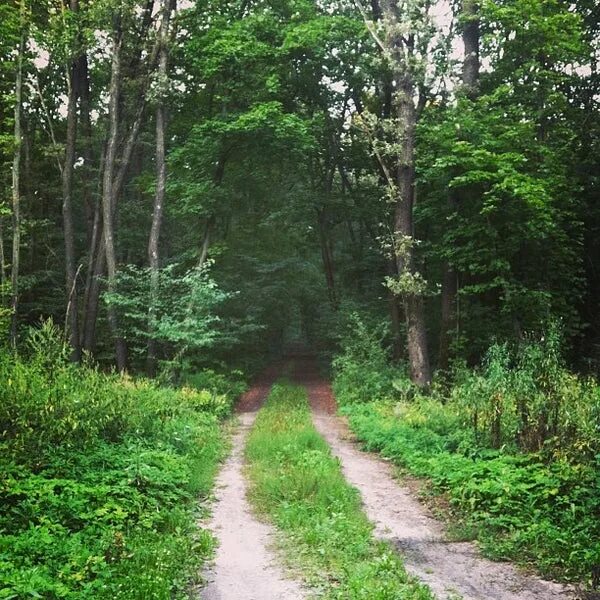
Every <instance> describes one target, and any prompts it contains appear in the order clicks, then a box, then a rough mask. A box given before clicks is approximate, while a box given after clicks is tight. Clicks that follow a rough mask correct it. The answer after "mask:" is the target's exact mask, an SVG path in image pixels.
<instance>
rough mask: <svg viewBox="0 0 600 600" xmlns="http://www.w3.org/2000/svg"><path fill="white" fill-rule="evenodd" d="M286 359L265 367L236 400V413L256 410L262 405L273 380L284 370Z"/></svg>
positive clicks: (281, 374) (286, 363)
mask: <svg viewBox="0 0 600 600" xmlns="http://www.w3.org/2000/svg"><path fill="white" fill-rule="evenodd" d="M287 365H288V361H279V362H276V363H273V364H272V365H271V366H269V367H268V368H267V369H265V370H264V371H263V372H262V373H261V374H260V375H259V376H258V377H257V378H256V379H255V380H254V383H253V384H252V385H251V386H250V388H249V389H248V390H247V391H246V392H244V393H243V394H242V395H241V396H240V399H239V400H238V402H237V404H236V406H235V411H236V412H237V413H247V412H256V411H258V409H259V408H260V407H261V406H262V405H263V402H264V401H265V399H266V397H267V396H268V394H269V391H270V389H271V387H272V386H273V383H274V382H275V380H276V379H277V378H279V377H281V376H283V374H284V373H285V371H286V368H287Z"/></svg>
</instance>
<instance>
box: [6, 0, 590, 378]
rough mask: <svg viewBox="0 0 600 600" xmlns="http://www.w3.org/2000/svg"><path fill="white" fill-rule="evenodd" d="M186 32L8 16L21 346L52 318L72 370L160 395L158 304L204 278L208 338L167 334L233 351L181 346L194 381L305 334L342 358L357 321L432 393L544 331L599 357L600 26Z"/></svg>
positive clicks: (85, 12)
mask: <svg viewBox="0 0 600 600" xmlns="http://www.w3.org/2000/svg"><path fill="white" fill-rule="evenodd" d="M175 8H176V7H175V4H174V2H173V1H172V0H132V1H131V2H114V1H112V0H111V1H108V2H102V3H96V2H87V1H83V0H69V1H68V2H60V3H56V2H50V1H49V0H31V2H30V3H29V2H26V1H25V0H23V2H21V1H20V0H19V1H17V0H13V1H11V2H10V3H8V4H4V5H3V6H2V8H1V9H0V16H1V17H2V26H1V29H0V54H1V57H2V59H3V60H2V67H1V68H0V89H1V91H2V96H1V97H2V98H10V99H11V101H10V102H7V101H5V100H0V102H1V104H0V111H1V115H0V116H1V117H2V118H1V119H0V128H1V129H0V155H1V158H2V163H3V164H4V165H5V168H4V169H3V171H2V173H3V175H2V184H3V189H5V190H6V193H5V194H4V195H3V196H2V205H1V208H0V225H1V227H0V233H1V235H0V250H1V252H0V263H1V265H0V266H1V269H0V271H1V275H2V281H3V282H4V283H3V285H2V303H3V308H4V311H5V313H3V314H8V313H10V314H11V315H12V316H11V319H12V324H11V326H10V332H7V333H8V335H7V337H9V338H10V339H12V340H13V342H14V343H16V342H17V341H18V332H19V324H23V325H24V324H27V323H30V322H32V321H35V320H37V319H38V318H39V317H41V316H43V317H47V316H52V317H54V319H55V320H56V321H57V322H60V323H65V325H66V330H67V335H68V338H69V341H70V344H71V346H72V348H73V359H75V360H78V359H79V358H80V357H81V355H82V354H83V353H84V352H91V353H94V355H95V356H96V357H98V358H99V359H100V360H101V361H106V362H107V363H111V362H114V363H115V364H116V366H117V368H119V369H121V370H122V369H125V368H136V369H137V368H144V367H145V368H146V369H147V371H148V373H150V374H155V373H157V372H158V370H159V366H160V364H161V361H168V360H171V359H172V357H173V346H172V342H170V341H168V340H167V338H166V337H165V336H164V335H163V334H164V331H163V333H160V331H159V330H160V328H161V327H163V326H164V324H165V322H164V320H163V315H161V314H159V311H160V310H162V309H161V308H160V307H163V308H164V307H167V306H169V307H170V308H169V310H173V304H172V303H170V302H171V301H170V300H168V299H167V298H166V296H165V294H167V296H168V289H169V286H168V285H167V284H165V282H166V281H169V277H172V280H173V282H175V281H179V280H180V279H181V278H184V277H186V276H187V274H190V273H192V272H193V270H194V269H195V268H196V267H199V268H200V271H202V272H206V269H210V271H211V275H210V277H208V278H207V279H205V280H202V281H205V284H206V285H208V283H206V282H208V281H212V282H213V283H214V285H215V286H216V288H215V289H218V290H221V291H222V292H223V294H224V296H223V298H222V301H219V302H214V303H212V301H211V302H209V303H208V304H206V306H208V305H209V304H210V307H211V308H210V310H211V311H213V312H212V317H214V319H212V318H211V319H205V317H206V316H207V315H206V313H205V312H202V311H200V312H199V313H198V314H197V315H196V316H194V315H190V313H189V312H186V311H187V308H185V307H184V308H183V309H182V310H181V311H175V312H176V313H177V314H178V315H179V317H178V318H180V319H183V320H184V321H186V322H187V323H188V324H189V323H192V322H194V319H195V318H196V317H197V319H198V322H202V323H205V324H208V323H210V327H214V328H215V331H217V330H218V331H219V332H220V333H219V335H217V336H215V337H214V338H211V337H210V335H209V334H208V333H207V335H208V338H210V339H214V340H217V339H218V340H219V342H218V343H217V342H215V343H214V344H212V342H211V346H210V347H211V351H210V352H211V356H210V357H208V356H207V355H206V353H205V352H204V350H201V349H200V346H194V345H193V344H187V343H186V347H187V348H192V347H193V346H194V347H196V350H195V351H194V352H195V355H194V356H195V357H196V359H197V360H199V361H202V360H209V359H210V360H212V359H214V360H221V359H225V358H227V357H229V356H230V355H231V353H232V352H233V349H234V348H237V350H236V352H235V354H240V353H242V352H248V351H249V349H252V350H253V351H255V350H256V349H257V348H263V349H264V348H266V347H270V348H271V349H274V348H277V347H278V346H279V345H280V344H281V343H282V340H283V339H284V338H285V337H286V336H289V335H292V332H295V333H294V335H295V334H298V333H299V332H302V333H303V334H304V335H306V336H309V337H310V338H311V339H312V340H313V341H316V340H320V343H321V344H322V345H323V346H326V347H331V346H332V345H334V344H335V343H336V339H337V336H338V332H339V326H340V323H342V322H343V321H344V320H345V319H346V317H347V315H348V313H349V311H352V310H355V309H359V310H360V311H361V312H364V313H365V314H367V315H369V319H371V321H369V320H368V319H367V322H372V323H373V325H374V326H375V324H376V323H380V322H382V321H384V320H385V321H389V322H391V326H392V327H391V328H392V331H393V333H391V334H389V336H388V341H390V342H393V343H394V346H395V356H396V357H397V358H405V359H407V360H408V362H409V363H410V370H411V373H412V378H413V380H414V381H415V382H416V383H418V384H419V385H425V386H426V385H428V384H429V382H430V381H431V378H432V372H433V370H434V369H435V368H438V369H442V370H447V369H450V368H451V366H452V362H453V361H454V360H456V359H459V360H461V359H462V360H467V361H474V360H477V359H478V358H479V356H480V355H481V353H482V352H483V351H484V350H485V348H487V347H488V345H489V343H490V342H491V340H492V338H500V339H507V338H516V339H518V338H520V337H521V336H523V335H524V333H525V332H526V331H529V330H531V329H536V328H538V327H540V326H541V325H542V323H543V322H545V321H546V320H548V319H549V318H554V317H559V318H561V319H562V320H563V322H564V325H565V328H566V330H567V333H568V339H569V340H571V342H572V343H574V344H576V343H579V341H578V340H582V343H583V345H582V346H581V347H582V348H585V349H586V353H587V354H588V356H590V357H593V352H594V347H595V343H596V342H595V340H596V339H597V336H596V334H595V333H594V332H595V331H596V329H597V328H598V327H600V321H598V317H597V312H598V311H597V310H596V308H597V298H596V297H597V293H596V291H597V290H598V289H600V284H598V281H600V279H599V278H598V277H597V273H596V271H595V269H594V268H593V267H592V265H593V263H594V260H593V257H594V256H595V254H596V253H597V250H598V248H597V244H596V242H595V241H594V240H595V239H596V237H597V236H595V234H594V232H595V230H596V228H597V224H598V222H599V221H598V218H597V217H598V211H597V208H596V206H595V203H594V200H593V199H594V197H595V191H596V187H597V181H596V179H597V178H596V177H595V175H594V173H595V172H596V170H598V169H597V166H598V165H597V159H596V158H595V157H596V156H597V153H594V152H588V151H587V150H586V148H587V147H589V146H590V145H592V146H593V139H594V137H593V135H592V134H593V132H594V131H597V130H598V128H599V126H600V120H599V118H598V105H597V95H598V77H597V73H596V71H595V65H596V61H597V58H598V56H597V55H598V47H597V43H596V39H597V36H596V33H597V19H596V18H595V17H597V7H596V6H595V5H594V3H590V2H588V1H587V0H579V1H578V2H576V3H575V4H574V5H573V6H572V8H571V9H569V8H568V7H566V6H564V5H562V4H560V3H558V2H554V3H553V2H551V3H542V4H535V3H534V4H532V3H529V2H525V1H523V0H502V2H495V3H493V4H490V3H487V4H485V3H483V4H479V3H476V2H472V1H471V0H464V1H463V2H462V3H461V4H458V5H456V6H453V7H452V10H450V7H448V10H450V12H449V14H447V15H445V16H444V17H443V18H442V17H441V16H440V11H441V10H442V8H443V7H442V6H441V5H439V6H438V5H435V3H434V4H432V3H428V2H424V1H421V0H379V1H374V2H371V3H369V4H368V5H365V4H363V3H362V2H360V3H358V2H356V3H355V2H349V1H348V2H345V1H340V2H337V3H334V4H331V5H329V6H328V7H327V9H325V8H323V7H321V6H319V5H317V4H315V3H314V2H310V1H308V0H306V1H301V2H294V3H293V4H292V3H290V2H287V1H283V2H279V3H277V5H269V6H266V5H263V4H248V3H245V2H240V1H239V0H231V1H227V2H205V3H195V4H191V5H190V6H188V5H185V6H180V7H179V10H178V11H177V12H175ZM525 22H527V23H528V25H527V27H525V26H524V25H523V23H525ZM365 23H366V24H365ZM453 48H454V50H453ZM457 48H460V51H457V50H456V49H457ZM481 65H483V67H481ZM19 95H20V96H21V98H20V99H19ZM13 99H14V100H15V101H14V102H13ZM15 106H16V107H17V110H16V111H15ZM167 174H168V177H167ZM9 191H10V193H9ZM9 216H10V219H9V218H8V217H9ZM584 259H585V260H584ZM145 267H148V269H147V270H145ZM132 268H133V269H137V270H138V271H136V272H137V273H138V275H139V277H147V278H148V282H147V283H148V285H143V284H142V282H140V283H139V285H138V284H136V286H134V287H135V289H136V290H138V291H136V292H135V294H141V296H139V298H144V300H143V302H142V304H144V305H145V306H144V309H143V311H142V312H145V315H146V317H145V320H142V321H140V319H139V318H138V317H139V316H140V314H141V313H140V305H139V303H138V300H135V301H134V298H133V296H132V298H131V301H132V302H133V304H131V303H129V302H128V301H127V299H126V297H125V296H126V294H127V290H128V289H129V290H130V291H131V293H132V294H133V291H132V290H133V289H134V288H133V287H131V286H129V287H128V285H126V284H125V283H124V282H126V281H130V280H128V276H127V274H128V273H129V272H130V269H132ZM164 269H171V271H169V272H170V273H171V275H169V277H166V278H165V277H163V275H162V274H164ZM141 273H143V274H144V275H143V276H142V275H140V274H141ZM9 279H10V281H9ZM199 281H200V280H199ZM384 283H386V285H387V289H386V288H385V287H384V285H383V284H384ZM458 284H460V285H458ZM198 285H200V284H198ZM202 285H204V284H202ZM176 289H179V288H178V287H177V285H175V284H173V286H172V290H173V291H172V293H173V294H177V293H178V292H176V291H175V290H176ZM390 294H391V297H390ZM136 298H138V296H136ZM188 304H189V302H188ZM133 305H135V306H136V307H137V308H136V309H135V311H134V313H135V315H136V316H135V318H133V316H132V313H131V312H129V311H130V308H131V306H133ZM192 305H193V303H192ZM194 306H195V305H194ZM198 310H200V309H198ZM217 323H218V324H217ZM224 323H227V324H228V325H227V327H224ZM171 326H172V327H173V328H174V330H177V327H176V326H175V324H174V323H171V325H170V327H171ZM207 326H208V325H207ZM184 329H186V327H184ZM236 329H237V331H238V332H239V334H240V335H239V336H236V335H233V334H232V333H231V332H232V331H234V330H236ZM225 331H227V334H225V333H223V332H225ZM153 332H154V333H153ZM186 335H187V334H186ZM208 338H206V339H208ZM234 338H235V339H234ZM142 347H143V350H142ZM202 347H203V348H204V349H206V348H207V346H206V345H205V346H202ZM434 349H435V350H437V351H436V352H434V351H433V350H434Z"/></svg>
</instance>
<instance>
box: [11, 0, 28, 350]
mask: <svg viewBox="0 0 600 600" xmlns="http://www.w3.org/2000/svg"><path fill="white" fill-rule="evenodd" d="M20 19H21V28H22V30H21V37H20V39H19V48H18V53H17V68H16V77H15V125H14V143H15V149H14V155H13V165H12V226H13V240H12V265H11V309H12V315H11V322H10V341H11V344H12V346H13V347H16V345H17V323H18V316H17V310H18V308H19V259H20V254H21V141H22V140H21V106H22V102H23V54H24V52H25V0H21V5H20Z"/></svg>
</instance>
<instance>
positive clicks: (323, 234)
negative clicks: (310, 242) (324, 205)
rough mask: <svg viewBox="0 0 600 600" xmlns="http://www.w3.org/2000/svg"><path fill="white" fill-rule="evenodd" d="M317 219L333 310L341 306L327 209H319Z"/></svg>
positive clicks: (328, 292) (328, 293)
mask: <svg viewBox="0 0 600 600" xmlns="http://www.w3.org/2000/svg"><path fill="white" fill-rule="evenodd" d="M317 221H318V226H319V241H320V245H321V258H322V260H323V269H324V271H325V282H326V284H327V295H328V297H329V302H330V304H331V307H332V308H333V310H337V309H338V308H339V303H338V298H337V293H336V289H335V277H334V269H333V252H332V250H331V240H330V238H329V236H328V234H327V223H326V221H325V211H324V210H323V209H319V210H318V211H317Z"/></svg>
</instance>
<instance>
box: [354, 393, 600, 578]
mask: <svg viewBox="0 0 600 600" xmlns="http://www.w3.org/2000/svg"><path fill="white" fill-rule="evenodd" d="M343 410H344V412H345V413H346V414H347V415H348V416H349V421H350V426H351V428H352V429H353V431H354V432H355V433H356V435H357V436H358V438H359V439H360V440H362V441H363V442H364V445H365V446H366V448H367V449H369V450H376V451H379V452H381V453H382V454H383V455H384V456H386V457H388V458H391V459H392V460H393V461H394V462H395V463H396V464H397V465H399V466H401V467H403V468H404V469H406V470H407V471H409V472H410V473H412V474H414V475H417V476H419V477H425V478H428V480H429V481H430V483H431V488H430V489H431V491H432V492H433V493H438V494H440V493H441V494H445V495H446V496H447V498H448V499H449V502H450V507H451V510H452V513H453V518H454V519H460V521H461V523H462V526H463V527H462V533H467V532H468V533H467V535H469V536H470V537H473V538H477V539H478V540H479V541H480V542H481V543H482V546H483V549H484V551H485V553H486V554H487V555H489V556H491V557H493V558H508V559H511V560H513V561H516V562H518V563H521V564H528V565H534V566H535V567H536V568H537V570H538V571H539V572H540V573H541V574H542V575H544V576H548V577H555V578H559V579H566V580H573V581H584V580H587V579H588V578H590V575H591V572H592V570H593V569H594V565H597V564H599V563H600V542H599V540H600V520H599V519H598V514H600V494H599V493H598V490H599V489H600V469H598V468H597V466H596V467H594V464H593V463H592V464H576V463H570V462H567V461H555V462H548V461H544V460H543V459H542V457H541V456H540V455H537V454H522V453H511V452H507V451H504V450H492V449H489V448H479V449H477V448H474V447H473V446H470V445H466V446H464V447H462V446H461V444H457V438H459V439H462V438H461V436H463V437H464V428H462V429H461V427H460V425H459V423H457V422H455V421H456V419H455V418H453V416H452V407H448V406H444V405H442V404H440V403H439V402H437V401H435V400H427V399H422V400H415V401H413V402H411V403H404V404H402V403H393V402H387V403H386V402H379V403H377V402H371V403H367V404H356V405H350V406H347V407H345V408H344V409H343ZM597 464H598V463H596V465H597Z"/></svg>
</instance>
